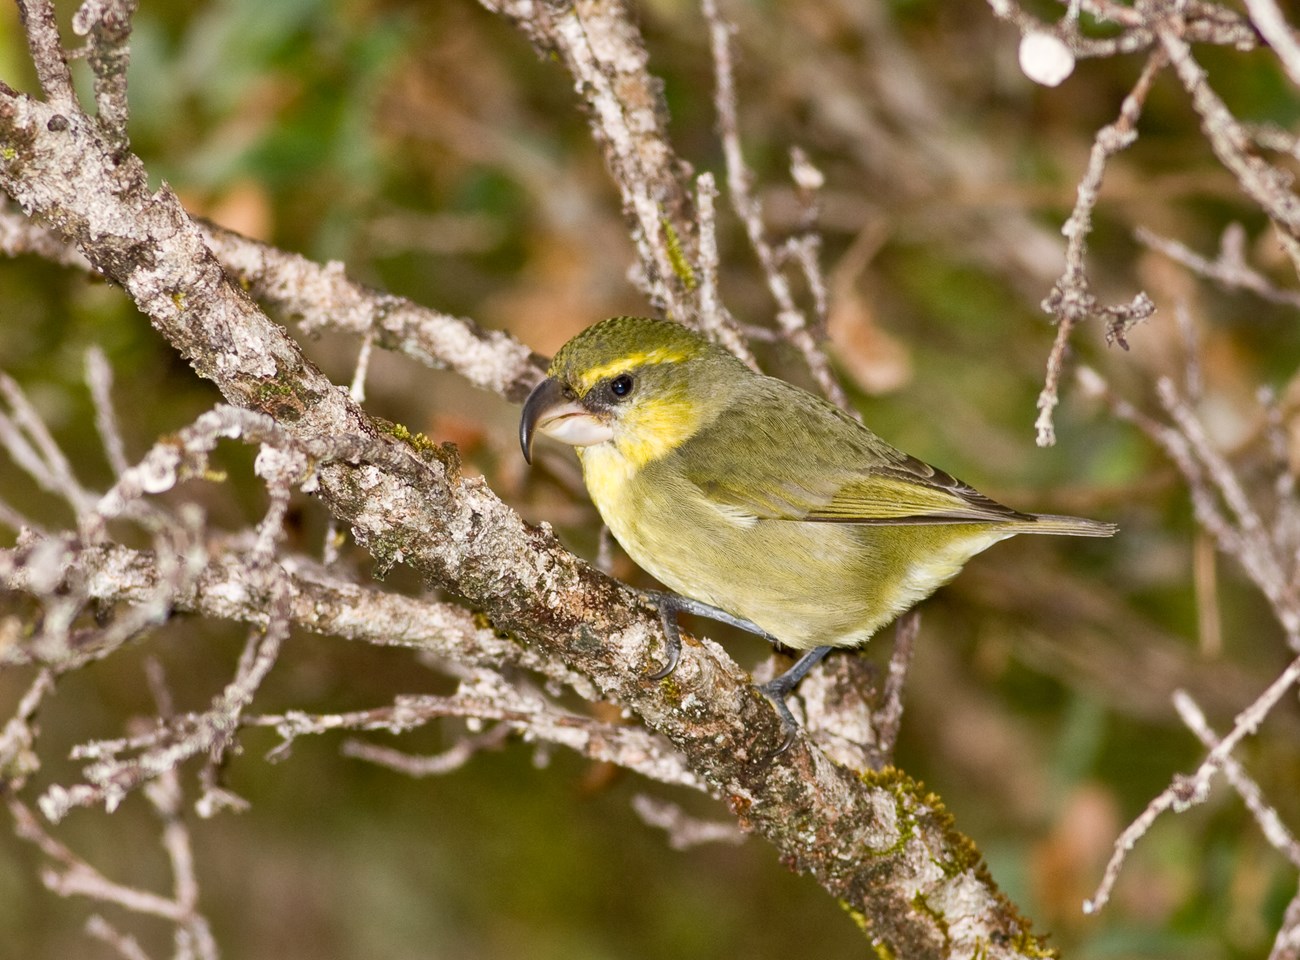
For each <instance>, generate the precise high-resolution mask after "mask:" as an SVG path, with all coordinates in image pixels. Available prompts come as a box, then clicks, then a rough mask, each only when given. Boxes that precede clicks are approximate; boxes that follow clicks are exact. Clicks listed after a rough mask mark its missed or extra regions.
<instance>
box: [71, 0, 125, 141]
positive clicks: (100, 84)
mask: <svg viewBox="0 0 1300 960" xmlns="http://www.w3.org/2000/svg"><path fill="white" fill-rule="evenodd" d="M137 5H138V0H84V2H83V3H82V5H81V8H80V9H78V10H77V13H76V15H75V16H74V17H73V18H72V29H73V32H74V33H76V34H78V35H79V36H83V37H86V38H87V41H86V43H87V46H88V55H87V59H88V61H89V63H90V69H91V72H92V73H93V74H94V77H95V107H96V111H97V113H98V117H99V122H100V124H101V125H102V126H103V128H104V134H105V136H106V137H107V138H108V140H109V141H110V142H111V143H113V144H114V145H115V146H116V148H117V149H118V150H119V151H125V150H126V149H127V148H128V146H129V143H130V141H129V139H128V137H127V129H126V127H127V119H128V117H129V116H130V111H129V110H128V109H127V102H126V73H127V66H128V65H129V63H130V62H131V48H130V46H129V45H128V44H127V40H128V38H129V37H130V35H131V18H132V17H134V16H135V10H136V6H137Z"/></svg>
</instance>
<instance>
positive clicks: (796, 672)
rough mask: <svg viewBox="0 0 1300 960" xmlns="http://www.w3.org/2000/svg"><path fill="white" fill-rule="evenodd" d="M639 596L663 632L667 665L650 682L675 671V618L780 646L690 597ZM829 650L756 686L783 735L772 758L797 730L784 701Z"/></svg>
mask: <svg viewBox="0 0 1300 960" xmlns="http://www.w3.org/2000/svg"><path fill="white" fill-rule="evenodd" d="M641 592H642V593H643V594H644V595H645V596H646V597H648V598H649V599H650V600H651V602H653V603H654V604H655V605H656V606H658V608H659V622H660V624H662V626H663V628H664V643H665V646H666V650H665V655H666V658H667V663H665V664H664V665H663V666H662V667H660V668H659V669H658V670H656V671H655V672H654V673H652V674H650V675H649V677H650V679H651V680H662V679H663V678H664V677H666V676H668V675H669V674H670V673H672V672H673V671H674V670H676V669H677V661H678V660H680V659H681V656H682V633H681V629H680V628H679V627H678V626H677V617H678V615H679V614H682V613H693V614H695V615H696V616H697V617H706V618H708V619H709V620H716V621H718V622H719V623H725V624H728V625H730V626H733V627H737V628H738V629H741V630H744V631H746V632H747V633H752V634H755V635H757V636H760V637H762V638H763V639H764V640H767V641H768V642H769V643H772V644H776V645H780V643H781V641H780V640H778V639H777V638H776V637H774V636H772V635H771V634H770V633H768V632H767V631H766V630H764V629H763V628H762V627H760V626H759V625H758V624H756V623H754V622H753V621H752V620H746V619H745V618H744V617H737V616H735V615H734V614H731V613H727V611H726V610H723V609H721V608H719V607H715V606H711V605H710V604H707V603H701V602H700V601H699V600H692V599H691V598H690V597H683V596H682V595H681V594H677V593H670V592H669V591H667V590H643V591H641ZM833 649H835V648H834V647H814V648H813V649H811V650H809V651H808V652H807V653H805V654H804V655H803V656H801V657H800V658H799V659H798V660H796V661H795V663H794V666H792V667H791V668H790V669H789V670H787V671H786V672H785V673H783V674H781V675H780V676H779V677H774V678H772V679H771V680H769V681H767V683H760V684H759V685H758V689H759V692H761V693H762V694H763V695H764V696H765V697H767V699H768V700H770V701H771V702H772V706H773V707H774V708H775V709H776V715H777V716H778V717H779V718H780V719H781V728H782V729H783V730H784V731H785V742H784V743H782V744H781V747H780V749H778V750H777V751H776V754H775V755H776V756H780V755H781V754H783V753H785V752H786V751H787V750H789V749H790V745H791V744H792V743H794V737H795V733H796V732H798V730H799V724H798V722H797V721H796V720H795V718H794V714H793V713H791V712H790V708H789V706H787V705H786V702H785V698H786V697H788V696H789V695H790V693H791V692H792V691H793V690H794V688H795V687H797V686H798V685H799V681H800V680H802V679H803V678H804V676H805V675H806V674H807V673H808V671H809V670H811V669H812V668H813V667H815V666H816V665H817V664H818V663H819V662H820V661H821V659H822V658H823V657H825V656H826V654H828V653H830V652H831V651H832V650H833Z"/></svg>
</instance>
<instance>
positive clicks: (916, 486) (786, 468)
mask: <svg viewBox="0 0 1300 960" xmlns="http://www.w3.org/2000/svg"><path fill="white" fill-rule="evenodd" d="M755 379H756V380H759V379H760V378H755ZM760 385H761V387H762V389H760V390H754V391H751V393H752V395H751V396H746V397H744V398H743V402H740V403H736V404H733V405H732V406H730V408H729V409H728V411H727V413H726V415H724V416H721V417H719V418H717V419H716V420H714V421H713V422H712V423H711V424H709V425H708V426H706V427H705V428H703V429H702V430H700V431H699V432H698V433H696V434H695V436H694V437H692V438H691V439H690V440H688V441H687V442H686V443H685V444H684V445H683V446H682V447H681V448H679V449H678V451H677V454H676V456H678V457H679V458H680V459H679V460H678V464H677V469H678V470H680V471H681V473H682V474H683V475H684V476H685V478H686V479H687V480H688V481H690V482H691V483H692V484H694V486H696V487H697V488H698V489H699V490H700V491H701V492H702V493H703V494H704V496H705V497H706V498H708V499H709V500H710V501H712V502H713V503H715V504H716V505H717V506H718V507H720V508H722V509H724V510H726V511H728V512H730V513H732V514H736V513H739V514H742V515H747V516H753V517H755V518H758V519H765V520H801V521H811V522H828V523H851V524H944V523H972V522H978V523H997V522H1005V521H1015V520H1025V519H1028V516H1027V515H1026V514H1023V513H1020V512H1018V511H1015V510H1012V509H1011V508H1010V507H1006V506H1003V505H1002V504H1000V503H998V502H997V501H995V500H992V499H990V498H988V497H986V496H984V494H982V493H980V492H979V491H978V490H976V489H975V488H974V487H971V486H970V485H968V484H966V483H963V482H962V481H960V480H957V479H956V478H954V477H952V476H950V475H949V474H947V473H944V472H943V471H942V470H938V469H935V468H934V467H931V466H930V465H929V464H927V463H924V462H923V461H921V460H918V459H916V458H915V457H912V456H909V455H907V454H905V453H903V452H902V451H900V450H897V449H895V448H894V447H891V446H890V445H889V444H887V443H885V441H883V440H881V439H880V438H879V437H877V436H876V435H875V434H874V433H872V432H871V431H870V430H868V429H867V428H866V427H864V426H863V425H862V424H860V423H858V422H857V421H856V420H854V419H853V418H852V417H850V416H848V415H847V414H845V413H844V412H843V411H841V410H839V409H838V408H836V407H833V406H831V405H830V404H828V403H825V402H824V401H821V400H819V399H818V398H816V397H813V396H811V395H810V394H808V393H805V392H803V391H801V390H798V389H796V388H794V387H791V386H790V385H789V384H786V383H784V382H783V381H779V380H772V379H770V378H766V377H765V378H761V384H760Z"/></svg>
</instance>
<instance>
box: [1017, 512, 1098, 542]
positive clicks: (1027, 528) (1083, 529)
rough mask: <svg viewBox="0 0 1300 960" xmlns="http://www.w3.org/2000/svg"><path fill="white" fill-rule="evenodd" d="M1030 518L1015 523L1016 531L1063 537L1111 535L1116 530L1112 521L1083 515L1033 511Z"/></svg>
mask: <svg viewBox="0 0 1300 960" xmlns="http://www.w3.org/2000/svg"><path fill="white" fill-rule="evenodd" d="M1030 517H1031V519H1029V520H1026V521H1025V522H1024V523H1022V524H1017V529H1016V533H1050V534H1056V535H1058V536H1065V537H1113V536H1114V535H1115V534H1116V533H1117V532H1118V531H1119V527H1117V526H1116V525H1115V524H1113V523H1104V522H1102V521H1101V520H1085V519H1084V518H1083V517H1061V516H1057V515H1056V514H1052V513H1034V514H1031V515H1030Z"/></svg>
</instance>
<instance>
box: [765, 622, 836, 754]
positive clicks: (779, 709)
mask: <svg viewBox="0 0 1300 960" xmlns="http://www.w3.org/2000/svg"><path fill="white" fill-rule="evenodd" d="M834 649H835V648H834V647H813V648H812V649H811V650H809V651H808V652H807V653H805V654H804V655H803V656H802V657H800V658H799V659H798V660H796V661H795V662H794V666H793V667H791V668H790V669H789V670H787V671H786V672H785V673H783V674H781V675H780V676H779V677H773V678H772V679H771V680H769V681H767V683H760V684H759V685H758V689H759V691H760V692H761V693H762V694H763V695H764V696H765V697H767V699H769V700H771V701H772V706H774V707H775V708H776V715H777V716H778V717H780V718H781V726H782V728H784V730H785V743H783V744H781V749H780V750H778V751H777V755H778V756H779V755H780V754H783V753H785V752H786V751H787V750H789V749H790V744H792V743H794V735H795V731H797V730H798V729H799V724H798V723H796V722H795V719H794V714H793V713H791V712H790V708H789V706H787V705H786V702H785V698H786V697H788V696H790V693H791V691H793V690H794V688H795V687H797V686H798V685H799V681H800V680H802V679H803V678H804V675H805V674H806V673H807V672H808V671H809V670H811V669H812V668H813V667H815V666H816V665H817V663H818V662H819V661H820V660H821V659H822V657H824V656H826V654H828V653H830V652H831V651H832V650H834Z"/></svg>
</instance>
